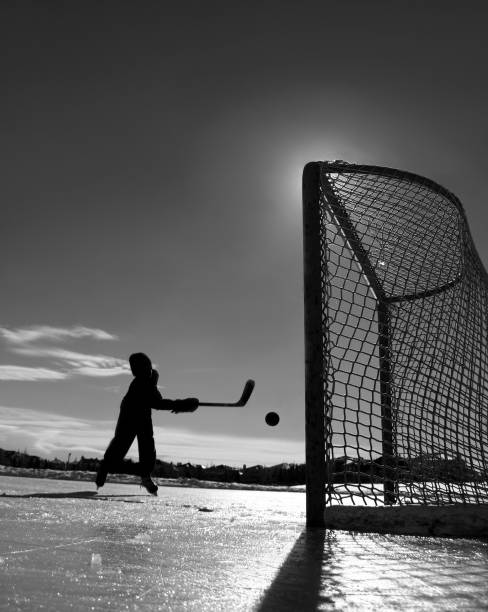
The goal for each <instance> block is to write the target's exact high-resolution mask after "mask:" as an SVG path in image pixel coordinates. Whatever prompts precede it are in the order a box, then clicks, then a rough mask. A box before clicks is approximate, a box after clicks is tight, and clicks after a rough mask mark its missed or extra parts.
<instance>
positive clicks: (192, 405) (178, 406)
mask: <svg viewBox="0 0 488 612" xmlns="http://www.w3.org/2000/svg"><path fill="white" fill-rule="evenodd" d="M158 380H159V373H158V371H157V370H153V371H152V375H151V382H152V384H153V385H154V386H153V401H152V402H151V404H152V406H151V407H152V408H154V409H155V410H171V412H173V413H175V414H176V413H178V412H195V410H196V409H197V408H198V399H197V398H196V397H188V398H186V399H182V400H170V399H164V398H163V397H162V395H161V393H160V392H159V389H158V388H157V386H156V385H157V383H158Z"/></svg>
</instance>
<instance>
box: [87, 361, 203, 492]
mask: <svg viewBox="0 0 488 612" xmlns="http://www.w3.org/2000/svg"><path fill="white" fill-rule="evenodd" d="M129 364H130V369H131V371H132V374H133V375H134V380H133V381H132V382H131V383H130V385H129V389H128V391H127V393H126V394H125V396H124V398H123V399H122V402H121V404H120V414H119V418H118V420H117V425H116V427H115V434H114V437H113V438H112V441H111V442H110V444H109V445H108V447H107V450H106V451H105V455H104V457H103V459H102V461H101V463H100V467H99V468H98V472H97V476H96V479H95V482H96V485H97V488H99V487H103V485H104V484H105V480H106V478H107V474H108V472H109V471H110V469H111V468H112V467H113V466H114V465H116V464H117V463H118V462H120V461H122V459H123V458H124V457H125V455H126V454H127V452H128V451H129V448H130V447H131V445H132V442H134V439H135V438H136V436H137V444H138V447H139V473H140V476H141V485H142V486H143V487H145V488H146V489H147V491H148V492H149V493H151V494H152V495H157V491H158V487H157V485H156V484H155V483H154V482H153V481H152V480H151V472H152V471H153V469H154V464H155V462H156V448H155V446H154V437H153V425H152V419H151V409H152V408H154V409H155V410H171V412H173V413H178V412H194V411H195V410H196V409H197V408H198V399H197V398H195V397H190V398H187V399H184V400H168V399H163V398H162V397H161V393H160V392H159V390H158V388H157V382H158V379H159V374H158V372H157V371H156V370H153V367H152V363H151V360H150V359H149V357H148V356H147V355H146V354H144V353H133V354H132V355H131V356H130V357H129Z"/></svg>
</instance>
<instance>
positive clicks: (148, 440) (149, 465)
mask: <svg viewBox="0 0 488 612" xmlns="http://www.w3.org/2000/svg"><path fill="white" fill-rule="evenodd" d="M137 444H138V447H139V474H140V475H141V478H146V477H149V476H150V475H151V472H152V471H153V470H154V464H155V463H156V446H155V444H154V435H153V429H152V425H151V426H150V427H144V428H143V429H140V430H139V431H138V432H137Z"/></svg>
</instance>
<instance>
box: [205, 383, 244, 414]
mask: <svg viewBox="0 0 488 612" xmlns="http://www.w3.org/2000/svg"><path fill="white" fill-rule="evenodd" d="M254 385H255V382H254V381H253V380H248V381H247V382H246V384H245V385H244V389H243V391H242V395H241V397H240V399H239V401H238V402H236V403H235V404H222V403H219V402H198V405H199V406H233V407H236V408H242V406H245V405H246V404H247V400H248V399H249V398H250V397H251V393H252V391H253V389H254Z"/></svg>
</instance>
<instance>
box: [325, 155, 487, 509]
mask: <svg viewBox="0 0 488 612" xmlns="http://www.w3.org/2000/svg"><path fill="white" fill-rule="evenodd" d="M320 245H321V254H322V262H321V290H322V330H323V333H322V349H323V356H324V385H323V388H324V396H323V406H324V415H325V453H326V472H327V476H326V505H333V504H345V505H350V504H357V505H383V504H386V505H406V504H422V505H437V506H440V505H445V504H458V503H463V504H486V503H488V408H487V406H488V403H487V397H488V344H487V340H488V328H487V325H488V317H487V315H488V277H487V274H486V272H485V270H484V268H483V265H482V263H481V261H480V259H479V256H478V254H477V252H476V249H475V247H474V244H473V241H472V239H471V236H470V233H469V229H468V225H467V221H466V217H465V214H464V211H463V208H462V206H461V203H460V202H459V200H458V199H457V198H456V197H455V196H454V195H453V194H451V193H450V192H448V191H447V190H446V189H444V188H442V187H441V186H439V185H437V184H436V183H434V182H432V181H430V180H428V179H425V178H422V177H419V176H416V175H413V174H410V173H407V172H402V171H398V170H392V169H387V168H379V167H373V166H356V165H350V164H346V163H344V162H331V163H328V162H323V163H320Z"/></svg>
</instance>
